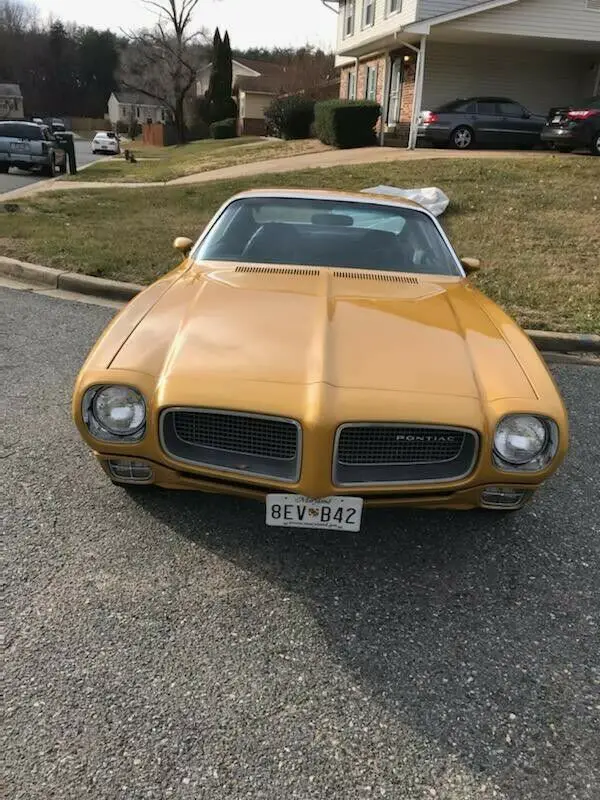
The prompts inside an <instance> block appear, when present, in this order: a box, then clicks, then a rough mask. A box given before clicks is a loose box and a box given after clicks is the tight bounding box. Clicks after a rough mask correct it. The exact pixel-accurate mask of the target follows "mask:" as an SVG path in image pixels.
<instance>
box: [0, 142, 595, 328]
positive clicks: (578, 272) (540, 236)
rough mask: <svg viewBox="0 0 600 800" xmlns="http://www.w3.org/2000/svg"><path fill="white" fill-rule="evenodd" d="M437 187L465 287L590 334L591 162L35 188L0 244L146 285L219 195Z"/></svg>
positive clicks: (547, 323) (6, 216) (467, 163)
mask: <svg viewBox="0 0 600 800" xmlns="http://www.w3.org/2000/svg"><path fill="white" fill-rule="evenodd" d="M379 183H386V184H392V185H396V186H415V187H417V186H439V187H440V188H442V189H443V190H444V191H445V192H446V193H447V194H448V195H449V197H450V198H451V205H450V208H449V209H448V211H447V212H446V214H445V215H444V216H443V217H442V222H443V224H444V226H445V228H446V229H447V231H448V233H449V234H450V237H451V239H452V241H453V243H454V244H455V246H456V248H457V250H458V252H459V254H460V255H462V256H478V257H480V258H481V259H482V260H483V262H484V268H483V269H482V272H481V273H480V275H478V276H477V278H476V279H475V280H476V283H477V285H478V286H480V287H481V288H482V289H483V290H484V291H485V292H486V293H487V294H489V295H490V296H491V297H492V298H494V299H495V300H496V301H498V302H499V303H500V304H501V305H502V306H503V307H504V308H505V309H506V310H507V311H508V312H509V313H510V314H512V315H513V316H515V317H516V318H517V319H518V320H519V322H520V323H521V324H522V325H524V326H525V327H528V328H542V329H547V330H565V331H568V330H572V331H581V332H596V333H598V332H600V224H599V220H600V159H594V158H593V157H585V156H568V157H563V156H555V155H548V156H547V157H544V158H535V159H522V160H521V159H519V160H483V159H482V160H479V159H472V160H471V159H470V160H462V159H461V160H443V161H442V160H438V161H425V160H424V161H414V162H397V163H396V164H394V163H381V164H369V165H360V166H347V167H343V168H332V169H327V170H307V171H304V172H297V173H284V174H278V175H269V176H268V177H267V178H265V177H261V176H257V177H253V178H247V179H244V180H235V181H220V182H212V183H204V184H199V185H196V186H189V187H179V188H174V187H173V188H168V189H167V188H148V189H141V188H140V189H106V190H101V189H96V190H93V191H90V190H88V191H87V192H85V191H82V192H81V193H80V192H74V191H71V192H61V193H48V194H46V195H38V196H37V197H34V198H32V199H31V200H28V201H23V202H20V203H19V210H18V211H17V212H15V213H3V214H0V251H2V252H3V253H4V254H5V255H12V256H14V257H16V258H20V259H23V260H26V261H34V262H37V263H43V264H47V265H49V266H54V267H60V268H65V269H71V270H76V271H79V272H87V273H89V274H92V275H102V276H105V277H109V278H116V279H123V280H128V281H136V282H140V283H147V282H150V281H152V280H153V279H154V278H156V277H157V276H158V275H160V274H161V273H162V272H164V271H166V270H167V269H169V268H170V267H171V266H172V265H173V264H175V263H176V261H177V253H176V252H175V251H173V250H172V248H171V243H172V240H173V238H174V237H175V236H176V235H178V234H181V235H187V236H190V237H192V238H194V237H196V236H198V234H199V233H200V232H201V230H202V228H203V226H204V225H205V223H206V222H207V221H208V219H209V218H210V217H211V216H212V214H213V212H214V211H215V210H216V209H217V207H218V206H219V204H220V203H221V202H222V201H223V200H225V199H226V198H227V197H228V196H230V195H231V194H233V193H235V192H237V191H240V190H242V189H245V188H250V187H259V186H265V185H268V186H298V187H318V188H323V187H330V188H339V189H355V190H357V189H361V188H364V187H367V186H374V185H376V184H379Z"/></svg>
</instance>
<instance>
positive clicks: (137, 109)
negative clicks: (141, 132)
mask: <svg viewBox="0 0 600 800" xmlns="http://www.w3.org/2000/svg"><path fill="white" fill-rule="evenodd" d="M135 115H136V117H137V118H138V119H139V118H140V107H139V106H138V107H137V108H136V109H135Z"/></svg>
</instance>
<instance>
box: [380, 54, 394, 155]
mask: <svg viewBox="0 0 600 800" xmlns="http://www.w3.org/2000/svg"><path fill="white" fill-rule="evenodd" d="M391 83H392V57H391V55H390V53H389V52H388V53H386V56H385V72H384V76H383V97H382V101H383V102H382V103H381V125H380V129H379V144H380V145H381V147H383V145H384V142H385V128H386V125H387V118H388V113H389V110H390V88H391Z"/></svg>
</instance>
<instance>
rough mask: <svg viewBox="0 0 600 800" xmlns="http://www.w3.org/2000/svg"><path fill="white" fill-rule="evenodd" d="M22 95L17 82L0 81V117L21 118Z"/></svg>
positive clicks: (22, 112) (22, 114) (22, 111)
mask: <svg viewBox="0 0 600 800" xmlns="http://www.w3.org/2000/svg"><path fill="white" fill-rule="evenodd" d="M23 116H24V110H23V95H22V94H21V89H20V87H19V85H18V84H17V83H0V119H23Z"/></svg>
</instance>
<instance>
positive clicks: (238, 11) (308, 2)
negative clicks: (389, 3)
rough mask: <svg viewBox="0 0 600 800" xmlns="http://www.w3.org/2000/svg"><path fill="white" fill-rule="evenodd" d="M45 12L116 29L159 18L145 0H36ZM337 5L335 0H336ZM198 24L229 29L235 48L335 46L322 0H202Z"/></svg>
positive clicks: (332, 17)
mask: <svg viewBox="0 0 600 800" xmlns="http://www.w3.org/2000/svg"><path fill="white" fill-rule="evenodd" d="M30 2H32V4H33V5H35V6H37V8H38V9H39V12H40V15H41V16H42V18H47V17H48V16H49V15H53V17H55V18H56V17H58V18H60V19H62V20H63V21H65V22H77V23H79V24H81V25H91V26H92V27H95V28H101V29H105V28H110V29H112V30H114V31H115V32H120V31H121V30H130V29H132V28H136V27H138V28H139V27H144V26H148V25H151V24H152V22H153V20H154V19H155V15H154V13H153V12H152V11H150V10H148V8H147V7H146V6H144V3H143V0H30ZM332 5H334V6H335V4H332ZM194 21H195V24H196V26H197V27H198V28H201V27H206V28H208V29H210V30H211V31H214V29H215V27H216V26H217V25H218V26H219V27H220V28H221V31H223V30H225V29H227V30H228V31H229V35H230V37H231V44H232V46H233V47H234V48H239V49H241V50H244V49H246V48H248V47H276V46H278V47H302V45H304V44H307V43H310V44H314V45H316V46H318V47H321V48H323V49H325V50H331V49H333V45H334V41H335V32H336V22H337V19H336V16H335V14H334V13H332V12H331V11H329V10H328V9H327V8H325V7H324V6H323V5H322V3H321V0H200V3H199V5H198V9H197V11H196V14H195V17H194Z"/></svg>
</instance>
